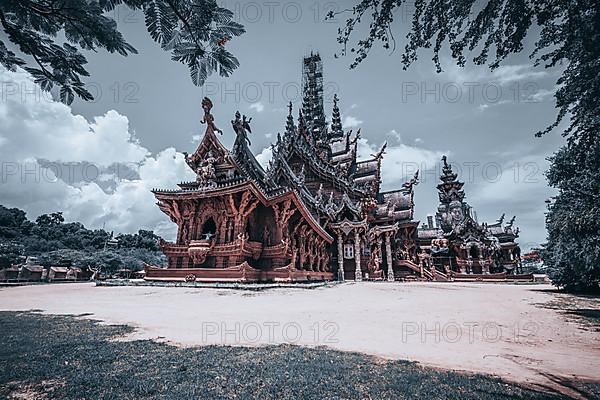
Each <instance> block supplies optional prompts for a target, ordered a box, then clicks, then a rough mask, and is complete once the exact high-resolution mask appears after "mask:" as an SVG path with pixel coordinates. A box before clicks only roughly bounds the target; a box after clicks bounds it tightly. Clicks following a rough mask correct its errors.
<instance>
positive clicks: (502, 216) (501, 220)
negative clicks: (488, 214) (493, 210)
mask: <svg viewBox="0 0 600 400" xmlns="http://www.w3.org/2000/svg"><path fill="white" fill-rule="evenodd" d="M504 217H506V213H502V215H501V216H500V218H498V219H497V222H498V223H499V224H500V225H502V223H503V222H504Z"/></svg>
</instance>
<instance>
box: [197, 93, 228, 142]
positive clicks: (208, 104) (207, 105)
mask: <svg viewBox="0 0 600 400" xmlns="http://www.w3.org/2000/svg"><path fill="white" fill-rule="evenodd" d="M212 107H213V103H212V101H210V99H209V98H208V97H205V98H204V99H202V110H204V118H203V119H202V121H201V122H202V123H203V124H207V125H208V129H210V130H213V131H215V132H219V133H220V134H221V135H222V134H223V131H222V130H220V129H219V128H217V127H216V125H215V118H214V117H213V115H212V114H211V113H210V110H211V109H212Z"/></svg>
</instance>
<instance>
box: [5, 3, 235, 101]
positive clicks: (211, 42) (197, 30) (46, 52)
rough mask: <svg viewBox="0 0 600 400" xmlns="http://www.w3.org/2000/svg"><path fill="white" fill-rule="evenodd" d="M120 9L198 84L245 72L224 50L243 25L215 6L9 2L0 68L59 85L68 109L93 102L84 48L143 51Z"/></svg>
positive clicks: (48, 85) (45, 86)
mask: <svg viewBox="0 0 600 400" xmlns="http://www.w3.org/2000/svg"><path fill="white" fill-rule="evenodd" d="M117 6H126V7H129V8H130V9H132V10H141V11H142V12H143V13H144V16H145V18H144V20H145V24H146V27H147V29H148V32H149V33H150V36H151V37H152V39H153V40H154V41H155V42H157V43H159V44H160V46H161V47H162V48H163V49H164V50H166V51H169V52H170V53H171V58H172V59H173V60H174V61H178V62H181V63H183V64H185V65H186V66H187V67H188V68H189V70H190V75H191V79H192V82H193V83H194V84H195V85H198V86H201V85H203V84H204V82H205V81H206V79H207V78H208V76H210V75H211V74H212V73H218V74H219V75H221V76H229V75H230V74H231V73H232V72H233V71H234V70H235V69H236V68H237V67H238V66H239V62H238V60H237V59H236V58H235V57H234V56H233V54H231V53H230V52H229V51H227V50H226V49H225V45H226V43H227V42H228V41H229V40H231V39H232V38H233V37H235V36H240V35H241V34H243V33H244V32H245V31H244V27H243V26H242V25H241V24H239V23H237V22H235V21H234V20H233V13H232V12H231V11H230V10H228V9H226V8H223V7H219V6H218V5H217V3H216V1H214V0H95V1H90V0H2V2H0V24H1V26H2V29H3V30H4V32H5V33H6V37H7V38H8V41H9V42H10V43H4V42H3V41H2V40H0V63H1V64H2V65H3V66H4V67H6V68H8V69H10V70H14V69H15V68H16V67H23V68H25V69H26V70H27V71H28V72H29V73H31V74H32V75H33V77H34V78H35V81H36V82H37V83H38V84H39V85H40V86H41V88H42V89H43V90H46V91H50V90H51V89H53V88H54V87H57V88H58V90H59V93H60V99H61V101H62V102H64V103H67V104H70V103H71V102H73V100H74V97H75V95H77V96H79V97H80V98H82V99H83V100H92V99H93V97H92V95H91V93H90V92H89V91H88V90H87V89H86V88H85V83H84V82H83V81H82V78H83V77H87V76H89V73H88V71H87V70H86V69H85V64H87V59H86V58H85V56H84V55H83V54H82V52H81V50H88V51H97V50H98V49H104V50H106V51H108V52H110V53H119V54H121V55H123V56H127V55H129V54H132V53H133V54H136V53H137V51H136V49H135V48H134V47H133V46H132V45H130V44H129V43H127V41H126V40H125V38H124V37H123V35H122V34H121V33H120V32H119V30H118V27H117V22H116V21H115V20H114V19H112V18H111V17H110V15H111V14H110V12H111V11H113V10H114V9H115V7H117ZM59 34H63V36H60V37H61V39H60V40H59V39H58V37H59ZM63 37H64V40H62V38H63ZM26 60H27V61H26Z"/></svg>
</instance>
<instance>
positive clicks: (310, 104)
mask: <svg viewBox="0 0 600 400" xmlns="http://www.w3.org/2000/svg"><path fill="white" fill-rule="evenodd" d="M302 92H303V100H302V111H303V114H304V119H305V121H306V126H307V128H308V130H309V132H310V133H311V135H312V136H313V138H314V139H315V140H319V139H326V137H327V124H326V122H325V110H324V108H323V62H322V61H321V56H320V55H319V54H312V53H311V55H310V56H308V57H305V58H304V62H303V63H302Z"/></svg>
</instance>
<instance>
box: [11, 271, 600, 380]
mask: <svg viewBox="0 0 600 400" xmlns="http://www.w3.org/2000/svg"><path fill="white" fill-rule="evenodd" d="M550 290H551V287H550V286H539V285H538V286H528V285H527V286H525V285H494V284H447V283H446V284H444V283H439V284H435V283H410V284H398V283H383V282H376V283H360V284H355V283H346V284H342V285H336V286H334V287H328V288H327V287H322V288H318V289H312V290H308V289H269V290H265V291H238V290H230V289H197V288H164V287H95V286H94V284H91V283H83V284H57V285H38V286H24V287H17V288H4V289H1V290H0V309H2V310H30V309H40V310H43V311H45V312H47V313H52V314H83V313H91V314H92V315H90V318H96V319H100V320H103V321H106V322H108V323H125V324H130V325H133V326H135V327H137V328H138V329H137V332H136V333H135V334H134V335H133V337H131V339H157V340H166V341H169V342H172V343H175V344H178V345H184V346H188V345H204V344H228V345H237V344H242V345H256V344H271V343H272V344H278V343H298V344H302V345H310V346H318V345H324V346H330V347H333V348H336V349H340V350H351V351H359V352H364V353H368V354H373V355H377V356H382V357H386V358H399V359H408V360H414V361H419V362H421V363H423V364H424V365H429V366H435V367H441V368H448V369H455V370H465V371H472V372H479V373H488V374H493V375H498V376H500V377H502V378H504V379H508V380H512V381H516V382H520V383H527V384H534V385H544V386H552V387H556V386H557V384H558V382H561V381H562V382H565V381H568V380H570V379H576V378H577V379H585V380H593V381H600V367H599V366H600V335H599V334H598V330H597V326H593V325H592V326H589V325H588V326H585V322H584V321H581V320H579V319H577V318H573V317H569V316H568V315H567V314H565V313H564V312H561V311H558V310H556V309H554V308H556V307H561V308H562V305H564V304H567V305H569V306H570V307H572V308H578V307H579V308H586V309H600V304H599V303H600V302H599V301H598V299H587V300H586V299H583V300H581V301H583V302H584V303H585V304H581V305H579V306H578V304H577V303H576V302H577V301H580V300H577V298H574V297H572V296H568V295H563V294H557V293H553V292H551V291H550ZM553 307H554V308H553Z"/></svg>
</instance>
